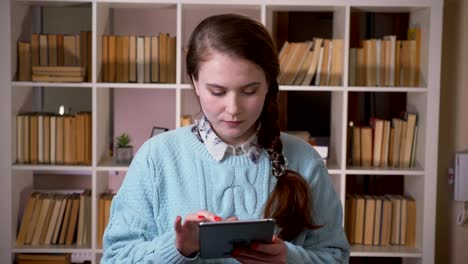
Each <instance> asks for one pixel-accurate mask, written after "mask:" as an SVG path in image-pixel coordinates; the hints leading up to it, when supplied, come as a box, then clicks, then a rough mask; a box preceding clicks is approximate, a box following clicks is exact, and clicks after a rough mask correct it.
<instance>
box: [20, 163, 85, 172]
mask: <svg viewBox="0 0 468 264" xmlns="http://www.w3.org/2000/svg"><path fill="white" fill-rule="evenodd" d="M11 168H12V169H13V170H16V171H92V170H93V167H92V166H67V165H37V164H30V165H28V164H13V165H12V166H11Z"/></svg>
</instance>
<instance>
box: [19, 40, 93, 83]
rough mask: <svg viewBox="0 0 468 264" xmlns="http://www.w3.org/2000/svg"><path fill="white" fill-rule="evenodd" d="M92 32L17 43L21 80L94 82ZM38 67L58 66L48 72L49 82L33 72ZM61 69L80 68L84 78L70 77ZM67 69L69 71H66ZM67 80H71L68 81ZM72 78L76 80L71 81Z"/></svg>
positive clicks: (81, 76)
mask: <svg viewBox="0 0 468 264" xmlns="http://www.w3.org/2000/svg"><path fill="white" fill-rule="evenodd" d="M91 38H92V36H91V32H90V31H82V32H80V33H79V34H72V35H64V34H32V35H31V40H30V41H18V80H19V81H31V80H32V81H51V82H82V81H84V80H87V81H88V82H90V81H91V72H92V66H91V65H92V60H91V53H92V41H91ZM35 66H42V67H45V66H52V67H55V66H59V67H57V68H56V69H54V70H49V71H48V75H47V77H48V78H45V77H44V75H38V74H36V73H35V72H33V71H32V70H33V67H35ZM60 66H80V67H82V68H83V69H84V74H83V75H80V76H71V75H70V76H69V75H68V73H69V72H68V71H64V70H63V68H61V67H60ZM65 68H66V67H65ZM67 77H68V78H67ZM71 77H73V78H71Z"/></svg>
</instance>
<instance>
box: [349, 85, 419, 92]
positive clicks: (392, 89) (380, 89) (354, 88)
mask: <svg viewBox="0 0 468 264" xmlns="http://www.w3.org/2000/svg"><path fill="white" fill-rule="evenodd" d="M345 90H346V91H348V92H377V93H378V92H394V93H427V88H422V87H366V86H363V87H357V86H352V87H347V88H345Z"/></svg>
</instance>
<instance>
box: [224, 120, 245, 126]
mask: <svg viewBox="0 0 468 264" xmlns="http://www.w3.org/2000/svg"><path fill="white" fill-rule="evenodd" d="M224 123H226V124H227V125H228V126H230V127H235V126H238V125H240V123H242V121H224Z"/></svg>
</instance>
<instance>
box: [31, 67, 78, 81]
mask: <svg viewBox="0 0 468 264" xmlns="http://www.w3.org/2000/svg"><path fill="white" fill-rule="evenodd" d="M85 73H86V69H85V68H84V67H80V66H33V67H32V81H33V82H83V81H84V78H85Z"/></svg>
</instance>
